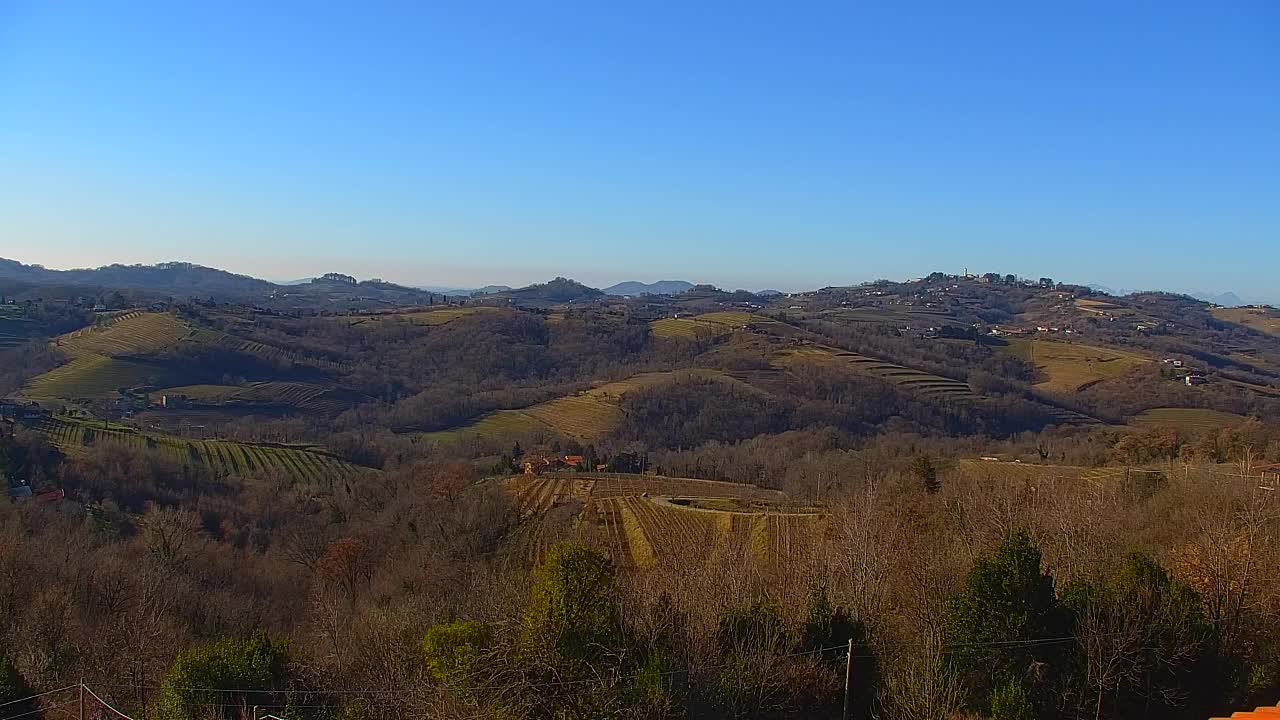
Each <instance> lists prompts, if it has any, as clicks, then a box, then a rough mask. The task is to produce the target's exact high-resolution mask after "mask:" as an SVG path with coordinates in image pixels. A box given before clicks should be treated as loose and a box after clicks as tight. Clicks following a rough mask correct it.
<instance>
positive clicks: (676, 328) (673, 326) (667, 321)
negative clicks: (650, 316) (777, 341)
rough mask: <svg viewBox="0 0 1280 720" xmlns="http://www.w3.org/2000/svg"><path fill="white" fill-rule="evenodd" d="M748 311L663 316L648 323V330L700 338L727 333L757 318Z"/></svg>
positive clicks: (654, 332) (659, 333)
mask: <svg viewBox="0 0 1280 720" xmlns="http://www.w3.org/2000/svg"><path fill="white" fill-rule="evenodd" d="M758 319H759V318H757V317H756V316H755V315H752V314H751V313H749V312H738V311H724V312H711V313H705V314H702V315H696V316H693V317H682V318H663V319H661V320H654V321H653V322H651V323H649V331H650V332H652V333H653V335H654V337H660V338H673V337H684V338H701V337H714V336H717V335H727V334H729V333H731V332H733V330H734V328H739V327H742V326H743V325H746V324H748V323H751V322H753V321H755V320H758Z"/></svg>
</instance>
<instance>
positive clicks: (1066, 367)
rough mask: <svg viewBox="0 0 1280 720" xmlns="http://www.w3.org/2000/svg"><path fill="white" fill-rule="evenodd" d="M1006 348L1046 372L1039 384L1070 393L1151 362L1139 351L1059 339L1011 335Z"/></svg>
mask: <svg viewBox="0 0 1280 720" xmlns="http://www.w3.org/2000/svg"><path fill="white" fill-rule="evenodd" d="M1007 352H1012V353H1014V354H1016V355H1018V356H1019V357H1023V358H1025V359H1027V360H1028V361H1030V362H1031V363H1033V364H1034V365H1035V366H1036V367H1037V368H1038V369H1039V370H1040V371H1041V372H1043V373H1044V374H1045V376H1046V377H1047V378H1048V379H1047V380H1045V381H1043V382H1040V383H1037V384H1036V387H1037V388H1040V389H1042V390H1046V391H1048V392H1055V393H1063V394H1068V395H1069V394H1072V393H1076V392H1079V391H1080V390H1083V389H1085V388H1086V387H1088V386H1090V385H1092V384H1094V383H1096V382H1099V381H1101V380H1106V379H1108V378H1113V377H1118V376H1120V375H1123V374H1125V373H1127V372H1129V371H1130V370H1133V369H1134V368H1137V367H1141V366H1142V365H1144V364H1146V363H1149V362H1151V360H1149V359H1148V358H1146V357H1143V356H1142V355H1139V354H1137V353H1132V352H1127V351H1124V350H1116V349H1113V348H1104V347H1097V346H1093V345H1080V344H1077V343H1068V342H1061V341H1057V340H1040V339H1030V340H1027V339H1021V338H1016V339H1011V340H1010V341H1009V349H1008V350H1007Z"/></svg>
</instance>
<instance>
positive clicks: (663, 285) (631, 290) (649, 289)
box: [604, 280, 693, 296]
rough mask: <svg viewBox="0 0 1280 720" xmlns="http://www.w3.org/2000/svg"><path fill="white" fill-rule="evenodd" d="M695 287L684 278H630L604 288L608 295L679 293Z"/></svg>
mask: <svg viewBox="0 0 1280 720" xmlns="http://www.w3.org/2000/svg"><path fill="white" fill-rule="evenodd" d="M692 288H693V283H691V282H686V281H684V280H659V281H657V282H653V283H647V284H646V283H642V282H636V281H634V280H630V281H627V282H620V283H618V284H617V285H610V286H609V287H607V288H605V289H604V293H605V294H606V295H631V296H639V295H679V294H680V293H682V292H685V291H687V290H690V289H692Z"/></svg>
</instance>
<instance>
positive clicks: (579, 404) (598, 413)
mask: <svg viewBox="0 0 1280 720" xmlns="http://www.w3.org/2000/svg"><path fill="white" fill-rule="evenodd" d="M682 375H698V376H701V377H708V378H712V379H719V380H723V381H724V382H736V381H734V380H733V379H732V378H728V377H727V376H724V375H721V374H720V373H715V372H711V371H688V372H685V373H676V372H655V373H641V374H639V375H633V376H631V377H629V378H627V379H625V380H619V381H616V382H610V383H604V384H602V385H598V386H596V387H594V388H591V389H590V390H584V391H582V392H580V393H577V394H575V395H567V396H565V397H560V398H556V399H554V400H548V401H546V402H541V403H538V404H536V405H530V406H529V407H526V408H521V409H519V410H496V411H494V412H491V413H488V414H486V415H483V416H481V417H480V419H478V420H476V421H474V422H471V423H468V424H466V425H462V426H460V427H456V428H452V429H450V430H444V431H440V432H433V433H426V434H425V435H424V436H423V437H424V438H426V439H429V440H441V441H450V440H458V439H465V438H468V437H482V438H501V437H505V436H509V435H512V434H519V433H531V432H538V431H547V432H555V433H559V434H561V435H564V436H567V437H573V438H578V439H581V440H595V439H598V438H601V437H604V436H605V435H608V434H609V433H611V432H613V431H614V430H615V429H617V428H618V426H619V425H620V424H621V423H622V420H623V414H622V409H621V404H622V398H623V396H624V395H626V394H627V393H629V392H631V391H633V390H638V389H641V388H646V387H652V386H654V385H660V384H662V383H667V382H672V381H673V380H675V379H676V378H678V377H680V376H682Z"/></svg>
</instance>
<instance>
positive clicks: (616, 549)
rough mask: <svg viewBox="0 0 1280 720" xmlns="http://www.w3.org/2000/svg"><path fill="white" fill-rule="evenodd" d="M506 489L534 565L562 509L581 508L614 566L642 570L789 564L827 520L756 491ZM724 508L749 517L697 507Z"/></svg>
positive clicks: (626, 484) (693, 483) (697, 484)
mask: <svg viewBox="0 0 1280 720" xmlns="http://www.w3.org/2000/svg"><path fill="white" fill-rule="evenodd" d="M504 487H505V488H506V490H507V492H509V493H510V494H511V495H512V497H513V499H514V500H515V502H516V503H517V505H518V506H519V508H520V513H521V516H522V517H523V518H524V522H525V524H526V529H525V537H526V543H525V545H526V549H527V550H528V552H529V553H530V557H532V558H536V557H537V556H538V553H540V552H541V551H542V550H543V549H545V542H544V541H545V538H547V537H549V536H554V535H555V532H554V531H551V530H549V529H547V528H544V527H542V525H543V524H545V523H548V522H553V520H550V519H549V518H551V517H552V516H553V515H554V511H555V510H556V509H557V508H561V507H575V508H576V507H583V508H585V509H586V516H587V517H589V518H590V519H591V522H592V524H593V526H594V527H595V529H596V531H597V533H598V535H599V538H600V539H601V540H602V541H603V543H604V545H605V546H606V547H607V548H608V550H609V552H610V554H611V556H612V557H613V559H614V561H615V562H617V563H618V564H619V565H621V566H624V567H637V568H645V567H650V566H652V565H654V564H655V563H658V562H664V561H672V560H674V559H677V558H679V557H682V556H684V555H686V554H687V553H689V552H699V553H703V552H708V551H714V552H719V553H723V554H725V555H726V557H728V558H740V559H741V558H747V557H755V558H758V559H772V560H785V559H787V558H790V557H794V556H797V555H799V554H802V553H805V552H808V551H809V549H811V548H812V547H814V545H815V543H817V542H818V541H819V538H820V536H821V533H822V530H823V528H824V522H825V521H824V516H823V515H822V514H821V513H818V512H812V511H795V510H790V509H789V508H788V504H787V497H786V496H785V495H784V494H783V493H781V492H777V491H773V490H765V489H762V488H758V487H755V486H753V485H742V484H738V483H724V482H715V481H710V480H693V479H687V478H670V477H658V476H648V475H622V474H616V475H615V474H583V475H577V474H562V475H556V476H532V475H529V476H517V477H514V478H510V479H508V480H505V481H504ZM720 503H723V504H725V505H726V506H727V507H742V508H749V509H746V510H717V509H707V508H706V507H699V505H711V504H720Z"/></svg>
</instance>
